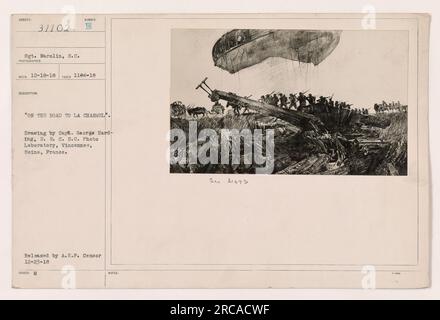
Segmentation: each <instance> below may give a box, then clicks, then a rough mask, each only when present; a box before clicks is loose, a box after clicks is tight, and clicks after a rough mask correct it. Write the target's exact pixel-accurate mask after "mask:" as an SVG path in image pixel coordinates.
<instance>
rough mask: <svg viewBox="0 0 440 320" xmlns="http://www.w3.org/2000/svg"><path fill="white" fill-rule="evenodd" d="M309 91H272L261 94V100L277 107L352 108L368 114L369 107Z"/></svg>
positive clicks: (299, 109) (308, 108)
mask: <svg viewBox="0 0 440 320" xmlns="http://www.w3.org/2000/svg"><path fill="white" fill-rule="evenodd" d="M306 93H307V92H299V93H295V94H293V93H291V94H289V95H288V96H287V95H285V94H283V93H270V94H266V95H263V96H261V98H260V101H261V102H264V103H267V104H270V105H273V106H275V107H279V108H284V109H289V110H298V111H303V112H308V111H313V110H314V108H315V107H318V106H319V107H321V108H322V107H323V108H324V109H325V110H326V111H327V112H332V111H337V110H352V111H353V112H354V113H359V114H368V109H366V108H362V109H358V108H353V109H351V106H352V104H348V103H346V102H345V101H338V100H336V101H335V100H333V96H329V97H324V96H320V97H319V98H318V97H317V96H314V95H313V94H311V93H309V94H308V95H306Z"/></svg>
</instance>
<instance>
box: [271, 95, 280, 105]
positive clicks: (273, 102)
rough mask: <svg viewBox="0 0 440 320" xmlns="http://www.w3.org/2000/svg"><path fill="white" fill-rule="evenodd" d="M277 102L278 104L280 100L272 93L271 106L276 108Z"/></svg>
mask: <svg viewBox="0 0 440 320" xmlns="http://www.w3.org/2000/svg"><path fill="white" fill-rule="evenodd" d="M278 102H280V99H278V95H277V94H276V93H274V94H273V96H272V105H273V106H275V107H278Z"/></svg>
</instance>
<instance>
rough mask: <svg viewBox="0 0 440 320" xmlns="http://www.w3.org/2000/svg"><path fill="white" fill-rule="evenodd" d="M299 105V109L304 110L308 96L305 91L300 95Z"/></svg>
mask: <svg viewBox="0 0 440 320" xmlns="http://www.w3.org/2000/svg"><path fill="white" fill-rule="evenodd" d="M298 101H299V107H298V110H299V111H302V110H303V109H304V108H305V107H306V105H307V97H306V96H305V94H304V93H302V92H300V93H299V95H298Z"/></svg>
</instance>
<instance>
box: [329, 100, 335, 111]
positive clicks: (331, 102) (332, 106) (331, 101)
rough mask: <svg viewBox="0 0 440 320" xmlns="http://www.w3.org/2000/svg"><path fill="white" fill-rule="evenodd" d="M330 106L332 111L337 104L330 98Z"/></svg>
mask: <svg viewBox="0 0 440 320" xmlns="http://www.w3.org/2000/svg"><path fill="white" fill-rule="evenodd" d="M328 106H329V107H330V109H333V108H334V107H335V102H334V101H333V98H330V99H329V100H328Z"/></svg>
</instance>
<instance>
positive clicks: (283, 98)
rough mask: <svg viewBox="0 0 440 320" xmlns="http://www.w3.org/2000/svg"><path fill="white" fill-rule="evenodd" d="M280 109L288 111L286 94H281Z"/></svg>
mask: <svg viewBox="0 0 440 320" xmlns="http://www.w3.org/2000/svg"><path fill="white" fill-rule="evenodd" d="M280 107H281V108H285V109H287V97H286V95H285V94H281V93H280Z"/></svg>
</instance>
